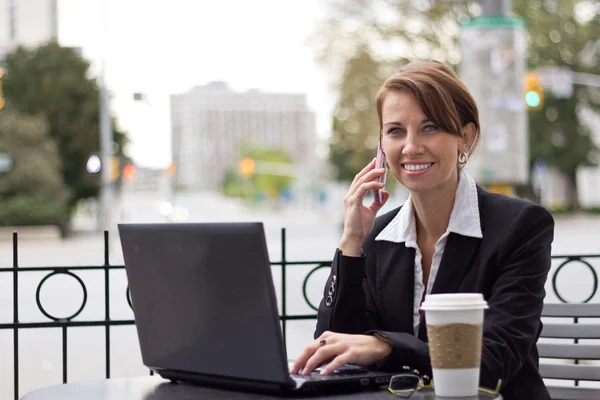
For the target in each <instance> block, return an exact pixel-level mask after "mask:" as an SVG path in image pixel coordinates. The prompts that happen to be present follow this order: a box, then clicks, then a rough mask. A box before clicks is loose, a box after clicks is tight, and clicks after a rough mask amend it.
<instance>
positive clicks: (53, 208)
mask: <svg viewBox="0 0 600 400" xmlns="http://www.w3.org/2000/svg"><path fill="white" fill-rule="evenodd" d="M0 153H7V154H9V155H10V156H11V157H12V160H13V163H12V168H11V169H10V170H9V171H6V172H0V202H1V204H2V207H0V225H13V226H14V225H45V224H53V225H59V226H60V227H61V229H62V230H63V233H64V232H65V229H66V224H67V221H68V215H69V212H68V202H69V199H70V197H71V196H70V192H69V190H68V188H67V187H66V186H65V184H64V182H63V178H62V175H61V173H60V158H59V157H58V151H57V146H56V144H55V142H54V140H53V139H52V138H50V137H49V135H48V125H47V123H46V122H45V121H44V118H43V117H41V116H36V117H31V116H22V115H19V114H17V113H14V112H12V111H10V110H9V109H5V110H2V111H0Z"/></svg>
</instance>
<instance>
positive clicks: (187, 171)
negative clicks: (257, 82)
mask: <svg viewBox="0 0 600 400" xmlns="http://www.w3.org/2000/svg"><path fill="white" fill-rule="evenodd" d="M171 134H172V149H173V162H174V163H175V165H176V172H175V185H176V186H177V187H185V188H187V189H190V190H198V189H216V188H217V187H218V186H219V183H220V181H221V179H222V178H223V173H224V172H225V170H226V169H227V168H230V167H233V168H237V165H238V163H239V154H238V151H239V145H240V142H241V141H242V140H244V139H247V140H249V141H250V142H251V143H252V144H254V145H257V146H262V147H264V148H281V149H284V150H286V151H287V152H288V153H289V154H290V155H291V156H292V157H293V159H294V162H295V163H297V164H299V165H300V166H310V165H311V163H313V162H314V160H315V159H316V127H315V115H314V113H313V112H311V111H309V110H308V108H307V105H306V97H305V95H304V94H287V93H263V92H260V91H258V90H256V89H252V90H249V91H247V92H234V91H232V90H231V89H229V87H228V86H227V84H226V83H224V82H212V83H209V84H207V85H205V86H197V87H195V88H193V89H191V90H190V91H188V92H187V93H184V94H178V95H172V96H171Z"/></svg>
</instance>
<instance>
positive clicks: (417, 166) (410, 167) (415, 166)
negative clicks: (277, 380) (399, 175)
mask: <svg viewBox="0 0 600 400" xmlns="http://www.w3.org/2000/svg"><path fill="white" fill-rule="evenodd" d="M429 167H431V163H429V164H404V169H406V170H407V171H420V170H422V169H426V168H429Z"/></svg>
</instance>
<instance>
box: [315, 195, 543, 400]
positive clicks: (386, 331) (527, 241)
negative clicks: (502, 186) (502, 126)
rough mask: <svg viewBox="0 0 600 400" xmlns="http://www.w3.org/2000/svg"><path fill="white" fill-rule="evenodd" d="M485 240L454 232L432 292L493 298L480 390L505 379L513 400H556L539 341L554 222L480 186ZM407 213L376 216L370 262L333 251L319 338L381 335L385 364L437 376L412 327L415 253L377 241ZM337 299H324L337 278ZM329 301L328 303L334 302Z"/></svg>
mask: <svg viewBox="0 0 600 400" xmlns="http://www.w3.org/2000/svg"><path fill="white" fill-rule="evenodd" d="M477 194H478V198H479V215H480V220H481V230H482V233H483V238H482V239H477V238H472V237H467V236H462V235H459V234H455V233H450V235H449V237H448V242H447V243H446V248H445V250H444V254H443V257H442V260H441V263H440V267H439V270H438V273H437V276H436V278H435V282H434V285H433V288H432V293H482V294H483V296H484V298H485V300H486V301H487V302H488V305H489V309H488V310H487V311H486V312H485V320H484V330H483V349H482V359H481V379H480V385H481V386H485V387H488V388H491V389H494V388H495V387H496V384H497V381H498V379H502V383H503V384H502V389H501V394H502V395H503V397H504V398H505V399H507V400H511V399H527V400H537V399H550V395H549V394H548V391H547V389H546V387H545V385H544V382H543V381H542V378H541V377H540V374H539V373H538V353H537V348H536V342H537V339H538V337H539V335H540V332H541V330H542V322H541V320H540V318H541V312H542V307H543V301H544V297H545V294H546V293H545V290H544V284H545V282H546V277H547V275H548V270H549V269H550V250H551V243H552V240H553V236H554V220H553V218H552V216H551V215H550V213H549V212H548V211H547V210H546V209H545V208H543V207H541V206H539V205H537V204H534V203H530V202H527V201H524V200H520V199H515V198H510V197H506V196H502V195H497V194H493V193H489V192H486V191H484V190H483V189H481V188H479V187H478V188H477ZM399 210H400V208H397V209H395V210H393V211H390V212H388V213H387V214H384V215H382V216H379V217H377V219H376V220H375V225H374V227H373V230H372V231H371V233H370V234H369V235H368V236H367V238H366V239H365V242H364V245H363V251H364V253H365V256H362V257H346V256H344V255H342V254H341V252H340V250H339V249H338V250H337V251H336V255H335V258H334V259H333V263H332V266H331V274H330V276H329V278H328V280H327V284H326V285H325V291H324V297H323V300H322V301H321V304H320V306H319V314H318V320H317V329H316V332H315V338H316V337H318V336H319V335H321V333H323V332H324V331H327V330H329V331H334V332H343V333H357V334H364V333H367V334H373V333H375V332H379V334H381V335H384V336H386V337H387V338H388V339H389V340H390V341H391V343H392V351H391V353H390V354H389V355H388V356H387V358H386V359H385V360H384V361H383V362H382V363H381V364H380V365H379V366H378V367H379V368H381V369H383V370H387V371H399V370H401V368H402V366H404V365H408V366H410V367H412V368H416V369H418V370H419V371H420V372H421V374H427V375H429V376H431V362H430V359H429V347H428V345H427V331H426V329H425V323H424V321H422V323H421V327H420V331H419V334H418V337H416V336H415V335H414V330H413V294H414V286H415V285H414V260H415V250H414V249H412V248H407V247H406V246H405V245H404V243H393V242H388V241H375V237H377V235H378V234H379V232H381V230H383V228H385V227H386V226H387V225H388V224H389V223H390V221H391V220H392V219H393V218H394V217H395V216H396V214H397V213H398V211H399ZM333 276H335V277H336V281H335V285H334V288H333V295H332V296H331V299H329V301H327V297H328V296H329V291H330V290H331V283H332V277H333ZM328 304H329V305H328Z"/></svg>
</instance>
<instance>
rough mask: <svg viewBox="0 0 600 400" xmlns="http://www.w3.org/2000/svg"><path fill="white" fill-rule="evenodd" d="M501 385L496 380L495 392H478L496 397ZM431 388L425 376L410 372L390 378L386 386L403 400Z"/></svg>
mask: <svg viewBox="0 0 600 400" xmlns="http://www.w3.org/2000/svg"><path fill="white" fill-rule="evenodd" d="M501 385H502V380H501V379H498V385H496V390H491V389H487V388H482V387H480V388H479V391H480V392H482V393H486V394H489V395H492V396H497V395H498V393H500V386H501ZM431 388H433V381H432V380H431V379H430V378H429V377H428V376H427V375H423V377H421V376H419V375H418V374H415V373H411V372H407V373H402V374H399V375H394V376H392V378H391V379H390V384H389V385H388V390H389V391H390V392H391V393H393V394H395V395H396V396H399V397H402V398H404V399H409V398H411V397H412V396H413V395H414V394H415V393H416V392H417V391H418V390H419V389H431Z"/></svg>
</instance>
